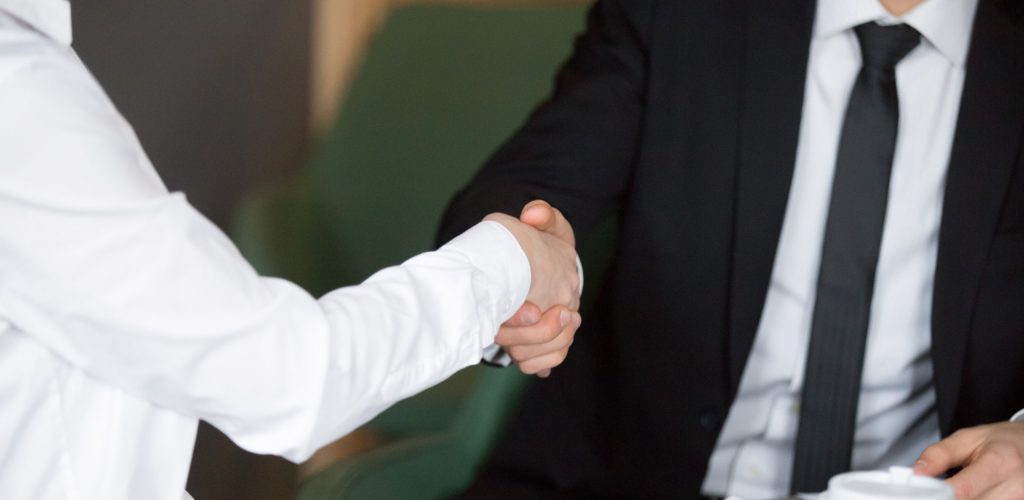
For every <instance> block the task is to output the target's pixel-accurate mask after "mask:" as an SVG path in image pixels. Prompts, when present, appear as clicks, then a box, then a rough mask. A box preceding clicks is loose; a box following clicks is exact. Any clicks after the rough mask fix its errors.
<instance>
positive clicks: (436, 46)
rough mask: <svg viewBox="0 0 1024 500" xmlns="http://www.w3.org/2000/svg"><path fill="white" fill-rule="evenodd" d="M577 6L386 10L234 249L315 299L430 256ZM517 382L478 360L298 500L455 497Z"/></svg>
mask: <svg viewBox="0 0 1024 500" xmlns="http://www.w3.org/2000/svg"><path fill="white" fill-rule="evenodd" d="M584 11H585V8H584V7H583V6H576V7H565V6H562V7H537V6H533V7H514V8H511V7H469V6H443V5H424V6H410V7H404V8H401V9H399V10H398V11H397V12H395V13H393V15H392V16H391V17H390V18H389V20H388V21H387V23H386V25H385V26H384V27H383V30H382V31H381V32H380V33H379V34H378V36H377V37H376V38H375V40H374V41H373V42H372V44H371V46H370V49H369V51H368V53H367V54H366V57H365V62H364V64H363V67H362V68H361V71H360V74H359V76H358V78H357V79H356V81H355V82H354V83H353V85H352V87H351V90H350V93H349V94H348V96H347V97H346V101H345V104H344V106H343V108H342V109H341V111H340V113H339V116H338V117H337V120H336V122H335V124H334V126H333V128H332V129H331V131H330V132H329V133H328V134H327V136H326V137H324V139H323V142H322V144H320V145H319V146H318V149H317V152H316V154H315V155H314V157H313V161H312V162H311V165H310V167H309V169H308V170H307V171H305V172H304V173H303V175H302V176H301V177H299V178H297V179H294V180H293V181H291V182H288V183H284V184H282V185H280V186H276V187H274V188H270V189H267V190H265V191H261V192H257V193H253V195H252V196H250V197H249V198H248V199H247V200H246V202H245V203H243V205H242V206H241V208H240V209H239V211H238V214H237V215H238V216H237V218H236V219H237V221H236V224H235V230H234V236H235V238H236V241H238V243H239V246H240V248H241V249H242V251H243V253H245V254H246V256H247V257H248V258H249V259H250V261H252V262H253V263H254V265H255V266H256V267H257V269H259V270H260V271H261V272H263V273H266V274H272V275H277V276H282V277H285V278H289V279H292V280H295V281H296V282H298V283H300V284H302V285H303V286H305V287H306V288H307V289H309V290H310V291H312V292H314V293H323V292H326V291H328V290H330V289H333V288H336V287H338V286H342V285H347V284H355V283H358V282H360V281H362V280H363V279H365V278H366V277H368V276H369V275H370V274H371V273H372V272H374V271H376V270H377V269H380V268H382V267H385V266H389V265H394V264H398V263H400V262H401V261H403V260H404V259H406V258H408V257H411V256H412V255H414V254H416V253H419V252H422V251H426V250H429V249H430V248H431V247H432V245H433V239H434V234H435V231H436V227H437V225H438V222H439V220H440V217H441V215H442V212H443V210H444V207H445V206H446V204H447V201H448V200H449V199H451V197H452V196H453V195H454V194H455V192H456V191H457V190H458V189H459V188H460V187H461V186H462V185H464V184H465V183H466V182H468V180H469V178H470V176H471V175H472V173H473V172H474V171H475V170H476V169H477V168H478V167H479V165H480V164H481V163H482V162H483V161H484V160H485V159H486V157H487V156H488V155H489V154H490V153H491V152H493V150H494V149H495V148H496V147H497V145H498V144H499V143H500V142H501V141H502V140H503V139H504V138H506V137H507V136H508V135H509V134H511V132H512V131H513V130H515V128H516V127H517V126H518V125H519V124H520V123H522V121H523V120H524V119H525V118H526V115H527V113H528V112H529V110H531V109H532V108H533V107H534V106H535V105H536V104H537V103H538V102H539V101H540V100H541V99H542V98H543V97H544V96H545V95H546V94H547V92H548V91H549V89H550V87H551V83H552V79H553V75H554V74H555V71H556V69H557V66H558V64H559V62H560V61H561V60H563V59H564V58H565V56H566V55H567V54H568V53H569V50H570V46H571V42H572V38H573V35H574V34H575V33H577V32H579V31H580V30H581V28H582V25H583V16H584ZM588 282H589V283H596V282H595V281H592V280H591V276H590V275H588ZM527 380H529V378H528V377H525V376H523V375H521V374H519V372H518V371H517V370H515V369H507V370H498V369H492V368H488V367H473V368H469V369H467V370H463V371H462V372H460V373H458V374H456V375H455V376H454V377H452V378H451V379H450V380H449V381H447V382H445V383H443V384H440V385H439V386H437V387H435V388H433V389H430V390H428V391H425V392H424V393H422V394H420V395H418V396H416V397H413V398H410V399H408V400H406V401H403V402H400V403H398V404H396V405H395V406H394V407H392V408H391V409H390V410H388V411H387V412H385V413H384V414H382V415H381V416H380V417H378V418H377V419H375V420H374V421H373V422H371V423H370V424H368V425H369V426H370V427H371V428H372V429H373V430H375V431H376V432H378V433H380V434H383V435H386V436H388V437H389V438H390V439H391V441H390V443H389V444H387V445H384V446H382V447H380V448H377V449H374V450H371V451H369V452H367V453H365V454H363V455H360V456H357V457H353V458H351V459H349V460H346V461H344V462H342V463H339V464H336V465H335V466H334V467H331V468H330V469H328V470H326V471H324V472H322V473H319V474H317V475H316V476H314V477H313V478H311V479H309V480H308V481H307V482H306V484H304V485H303V487H302V489H301V492H300V498H302V499H304V500H313V499H335V498H346V499H360V498H367V499H381V498H384V499H388V498H395V499H404V498H440V497H444V496H446V495H450V494H451V493H453V492H456V491H458V490H459V489H461V488H463V487H464V486H465V485H466V484H467V482H468V481H469V480H470V478H471V477H472V475H473V474H474V472H475V470H476V468H477V466H478V464H479V462H480V460H481V459H482V457H483V456H484V455H485V454H486V453H487V451H488V449H489V448H490V446H491V444H492V443H493V441H494V439H495V437H496V436H497V434H498V431H499V430H500V428H501V425H502V424H503V422H504V419H505V416H506V413H507V410H508V409H509V408H511V407H512V406H513V405H514V403H515V401H516V398H517V396H518V394H519V392H520V391H521V390H522V389H523V387H524V385H525V383H526V381H527Z"/></svg>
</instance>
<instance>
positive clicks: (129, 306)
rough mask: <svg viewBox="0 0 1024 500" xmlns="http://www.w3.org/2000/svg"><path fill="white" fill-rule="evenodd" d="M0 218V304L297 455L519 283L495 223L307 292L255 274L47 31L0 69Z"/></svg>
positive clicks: (85, 353) (163, 397)
mask: <svg viewBox="0 0 1024 500" xmlns="http://www.w3.org/2000/svg"><path fill="white" fill-rule="evenodd" d="M40 43H41V42H40ZM0 222H2V223H0V319H4V318H6V319H7V320H8V321H10V322H11V323H12V324H14V325H16V326H17V327H18V328H19V329H20V330H22V331H24V332H26V333H27V334H28V335H30V336H32V338H34V339H36V340H37V341H38V342H40V343H41V344H42V345H45V346H46V347H47V348H49V349H51V350H52V351H53V352H54V353H56V354H57V355H58V356H60V357H61V358H63V359H64V360H66V361H67V362H68V363H69V364H71V365H73V366H75V367H77V368H78V369H80V370H83V371H84V372H86V373H88V374H90V375H91V376H93V377H95V378H96V379H98V380H100V381H102V382H104V383H107V384H110V385H112V386H116V387H119V388H122V389H123V390H125V391H128V392H130V393H132V394H135V395H137V396H139V397H141V398H144V399H146V400H148V401H150V402H152V403H153V404H155V405H159V406H163V407H166V408H170V409H173V410H175V411H177V412H180V413H182V414H185V415H190V416H194V417H197V418H201V419H204V420H207V421H209V422H211V423H212V424H213V425H215V426H217V427H218V428H219V429H221V430H222V431H223V432H225V433H226V434H227V435H228V436H230V437H231V438H232V439H233V440H234V441H235V442H237V443H238V444H239V445H241V446H242V447H244V448H246V449H248V450H250V451H253V452H257V453H270V454H278V455H282V456H285V457H287V458H290V459H292V460H302V459H304V458H306V457H308V456H309V455H310V454H311V453H312V452H313V451H315V450H316V449H317V448H318V447H319V446H322V445H323V444H325V443H327V442H329V441H331V440H333V439H335V438H337V437H339V436H340V435H342V434H344V433H346V432H348V431H350V430H351V429H353V428H355V427H356V426H358V425H360V424H361V423H363V422H365V421H366V420H368V419H369V418H370V417H372V416H373V415H375V414H376V413H377V412H379V411H381V410H383V409H384V408H386V407H387V406H388V405H390V404H392V403H394V402H395V401H397V400H399V399H401V398H404V397H407V396H409V395H411V394H414V393H416V392H418V391H420V390H422V389H424V388H426V387H428V386H430V385H432V384H434V383H437V382H439V381H441V380H443V379H444V378H446V377H447V376H449V375H451V374H452V373H454V372H455V371H457V370H459V369H461V368H463V367H465V366H468V365H471V364H474V363H476V362H478V361H479V360H480V357H481V354H482V351H483V348H484V347H485V346H487V345H489V344H491V343H492V342H493V339H494V335H495V334H496V332H497V330H498V327H499V325H500V323H502V322H503V321H504V320H506V319H507V318H509V317H510V316H511V315H512V314H513V313H514V311H515V310H516V309H517V308H518V307H519V306H520V305H521V304H522V303H523V301H524V300H525V297H526V293H527V291H528V288H529V284H530V270H529V263H528V261H527V259H526V256H525V255H524V254H523V252H522V250H521V249H520V248H519V246H518V245H517V243H516V241H515V239H514V237H513V236H512V235H511V234H510V233H509V232H508V231H507V230H506V229H505V228H504V227H503V226H501V225H500V224H497V223H493V222H487V223H481V224H480V225H478V226H476V227H475V228H473V229H471V230H470V231H468V232H467V233H465V234H463V235H462V236H460V237H459V238H456V239H455V240H454V241H452V242H451V243H450V244H448V245H446V246H445V247H443V248H442V249H440V250H438V251H437V252H431V253H426V254H422V255H420V256H417V257H414V258H413V259H411V260H409V261H407V262H406V263H404V264H402V265H401V266H396V267H392V268H388V269H385V270H382V271H380V272H378V273H377V274H375V275H373V276H372V277H371V278H369V279H368V280H367V281H366V282H364V283H363V284H362V285H359V286H355V287H349V288H342V289H339V290H336V291H334V292H331V293H329V294H327V295H326V296H324V297H322V298H320V299H319V300H317V299H315V298H313V297H311V296H309V295H308V294H307V293H306V292H305V291H303V290H302V289H300V288H299V287H297V286H295V285H293V284H291V283H289V282H286V281H283V280H279V279H274V278H264V277H260V276H258V275H257V273H256V272H255V271H254V270H253V269H252V268H251V267H250V266H249V265H248V264H247V263H246V261H245V260H244V259H243V258H242V257H241V255H240V254H239V253H238V252H237V250H236V249H235V247H234V246H233V245H232V243H231V242H230V241H229V240H228V239H227V238H226V237H225V236H224V235H223V234H222V233H221V232H220V231H219V230H218V229H217V228H216V227H214V226H213V225H212V224H211V223H209V222H208V221H207V220H206V219H205V218H204V217H203V216H202V215H201V214H199V213H198V212H196V211H195V210H194V209H193V208H192V207H191V206H190V205H189V204H188V203H187V201H186V200H185V197H184V196H183V195H181V194H173V193H168V192H167V190H166V189H165V188H164V186H163V184H162V183H161V181H160V180H159V177H158V176H157V175H156V173H155V171H154V170H153V168H152V166H151V165H150V164H149V161H148V159H147V158H146V155H145V154H144V152H143V151H142V149H141V147H140V146H139V144H138V142H137V140H136V139H135V137H134V134H133V132H132V130H131V128H130V127H129V126H128V125H127V123H125V122H124V120H123V119H122V118H121V117H120V115H119V114H118V113H117V111H116V110H115V109H114V107H113V105H112V104H111V103H110V102H109V100H108V99H107V97H106V96H105V95H104V94H103V92H102V90H101V89H100V88H99V86H98V84H96V82H95V81H94V80H93V79H92V77H91V76H90V75H89V74H88V72H87V71H86V70H85V68H84V67H83V66H82V65H81V63H80V62H79V61H78V59H77V57H76V56H75V55H74V53H73V52H72V51H71V50H70V49H63V50H61V48H60V47H55V46H53V45H49V46H42V48H41V49H40V50H39V54H37V57H35V58H34V60H33V62H32V63H31V64H25V65H22V67H21V69H19V71H17V72H15V73H14V74H12V75H8V76H6V77H4V78H0Z"/></svg>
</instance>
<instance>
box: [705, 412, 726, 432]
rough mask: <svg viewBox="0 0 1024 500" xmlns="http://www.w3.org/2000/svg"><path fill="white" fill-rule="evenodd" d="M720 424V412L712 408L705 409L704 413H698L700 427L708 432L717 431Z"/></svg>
mask: <svg viewBox="0 0 1024 500" xmlns="http://www.w3.org/2000/svg"><path fill="white" fill-rule="evenodd" d="M721 423H722V412H720V411H718V410H716V409H714V408H705V409H704V411H702V412H700V426H701V427H703V428H705V429H707V430H709V431H715V430H718V426H719V425H721Z"/></svg>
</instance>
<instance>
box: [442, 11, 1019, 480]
mask: <svg viewBox="0 0 1024 500" xmlns="http://www.w3.org/2000/svg"><path fill="white" fill-rule="evenodd" d="M1017 1H1019V0H1006V1H1002V2H998V3H997V2H995V1H993V0H980V4H979V7H978V12H977V15H976V17H975V26H974V33H973V35H972V40H971V48H970V54H969V56H968V60H967V66H966V73H967V78H966V81H965V83H964V90H963V98H962V102H961V108H960V111H959V115H958V116H959V118H958V125H957V131H956V137H955V139H954V144H953V150H952V153H951V158H950V163H949V171H948V177H947V187H946V193H945V197H944V201H943V209H942V222H941V229H940V233H939V244H938V246H939V248H938V257H937V264H936V271H935V287H934V305H933V308H932V315H933V317H932V332H933V338H932V353H933V356H932V361H933V365H934V369H935V389H936V396H937V405H938V412H939V420H940V425H941V431H942V433H943V434H945V435H948V434H949V433H950V432H952V431H953V430H955V429H957V428H961V427H965V426H969V425H977V424H981V423H987V422H994V421H998V420H1005V419H1007V418H1009V417H1010V416H1011V415H1012V414H1013V413H1014V412H1015V411H1016V410H1018V409H1020V408H1024V307H1021V304H1024V172H1022V170H1024V169H1022V167H1021V165H1022V162H1024V159H1022V158H1021V154H1022V152H1021V139H1022V131H1024V94H1022V92H1024V91H1022V89H1024V34H1022V32H1021V30H1020V28H1018V25H1017V24H1015V23H1016V21H1015V20H1014V19H1013V18H1011V17H1010V16H1009V15H1008V14H1007V12H1006V11H1004V10H1003V8H1002V7H1001V6H1000V4H1006V3H1009V4H1014V3H1015V2H1017ZM813 7H814V2H813V1H811V0H792V1H787V2H765V1H763V0H718V1H714V2H708V1H706V0H661V1H659V0H628V1H627V0H598V1H597V3H596V4H595V5H594V7H593V9H592V11H591V14H590V18H589V21H588V26H587V30H586V32H585V33H584V34H583V35H582V36H581V37H580V38H579V40H578V41H577V44H576V48H575V50H574V52H573V55H572V56H571V58H570V59H569V60H568V61H567V62H566V64H565V65H564V66H563V68H562V70H561V72H560V73H559V75H558V80H557V85H556V87H555V91H554V93H553V95H552V97H551V99H549V100H548V101H547V102H545V103H544V104H543V105H542V106H541V107H540V108H538V109H537V110H536V111H535V112H534V113H533V114H532V115H531V117H530V118H529V120H528V121H527V122H526V124H525V125H524V126H523V127H522V128H521V129H520V130H519V131H518V132H516V133H515V135H514V136H513V137H512V138H511V139H510V140H509V141H508V142H507V143H505V144H504V145H503V146H502V147H501V148H500V150H499V151H498V152H497V153H496V154H495V155H494V156H493V157H492V158H491V159H490V160H489V161H488V162H487V164H486V165H485V166H484V167H483V169H482V170H481V171H480V172H479V173H478V174H477V175H476V177H475V178H474V179H473V180H472V181H471V182H470V184H469V185H468V186H467V187H466V188H465V190H464V191H463V192H462V193H460V194H459V195H458V196H457V198H456V199H455V200H453V202H452V204H451V206H450V208H449V211H448V213H447V215H446V216H445V220H444V222H443V226H442V229H441V233H440V239H441V240H442V241H446V240H447V239H450V238H451V237H453V236H454V235H456V234H458V233H459V232H460V231H462V230H464V229H466V228H468V227H469V226H471V225H472V224H474V223H476V222H477V221H479V220H480V219H481V218H482V217H483V216H485V215H486V214H488V213H490V212H492V211H495V210H500V211H504V212H506V213H510V214H518V213H519V211H520V209H521V208H522V205H523V204H524V203H526V202H527V201H529V200H531V199H533V198H545V199H548V200H549V201H551V202H552V203H553V204H554V205H555V206H557V207H559V208H560V209H562V211H563V212H564V213H565V214H566V216H567V217H568V219H569V220H570V222H572V223H573V225H574V227H575V228H576V230H577V236H578V238H577V241H581V242H583V241H587V240H588V239H589V237H590V235H591V228H593V227H594V226H595V224H596V223H597V222H598V221H600V220H602V219H603V218H604V217H606V216H608V215H609V214H611V213H613V212H614V213H618V214H619V215H620V221H621V223H620V229H619V238H618V241H619V243H618V244H617V246H616V247H615V249H614V250H615V256H614V260H613V263H612V264H611V267H610V269H609V270H608V273H607V278H606V280H605V282H604V283H589V282H588V285H587V286H588V287H589V286H591V284H592V285H594V286H600V287H601V296H600V298H599V301H598V303H597V304H596V305H595V307H592V308H590V309H589V310H586V311H583V314H584V321H583V326H582V328H581V329H580V331H579V332H578V334H577V336H576V341H575V342H574V344H573V348H572V352H571V353H570V355H569V357H568V359H567V360H566V361H565V364H564V365H563V366H561V367H559V368H557V369H555V370H554V372H553V373H552V375H551V377H550V378H548V379H544V380H542V381H537V382H536V383H534V384H533V385H532V386H531V387H530V388H528V389H527V391H526V393H525V395H524V397H523V399H522V401H521V402H520V404H519V407H518V409H517V410H516V412H515V414H514V415H513V416H512V418H511V420H510V423H509V425H508V427H507V429H506V431H505V434H504V436H503V437H502V438H501V440H500V442H499V443H498V444H497V446H496V448H495V450H494V451H493V453H492V454H491V456H490V458H489V460H488V463H487V464H486V465H485V466H484V468H483V470H482V471H481V473H480V476H479V477H478V478H477V485H476V486H477V487H479V489H476V490H475V491H484V490H487V491H491V492H492V493H493V492H498V494H500V492H501V491H502V487H501V485H503V484H508V483H510V482H511V483H516V484H519V485H521V488H517V489H515V490H514V491H515V492H516V494H509V495H508V496H506V498H530V496H529V495H528V494H521V493H522V492H523V491H526V490H537V491H543V492H546V493H552V492H554V493H560V494H563V495H564V496H567V497H573V496H575V497H578V498H587V497H588V496H590V495H591V494H593V495H594V496H597V497H600V496H605V497H610V498H626V499H628V498H644V499H658V498H674V499H679V498H684V499H691V498H699V497H700V487H701V482H702V481H703V479H704V474H705V471H706V467H707V461H708V457H709V456H710V454H711V451H712V449H713V447H714V444H715V441H716V439H717V437H718V433H719V431H720V430H721V424H722V422H723V421H724V419H725V416H726V415H727V412H728V410H729V405H730V404H731V402H732V398H733V397H734V395H735V391H736V387H737V386H738V384H739V378H740V374H741V373H742V371H743V367H744V366H745V364H746V359H747V355H748V353H749V350H750V345H751V342H752V341H753V338H754V334H755V331H756V329H757V325H758V323H759V321H760V314H761V310H762V309H763V307H764V300H765V295H766V293H767V289H768V285H769V280H770V277H771V267H772V265H773V263H774V260H775V259H774V254H775V250H776V247H777V245H778V236H779V231H780V229H781V226H782V219H783V215H784V213H785V209H786V200H787V198H788V193H789V185H790V182H791V180H792V168H793V164H794V161H795V155H796V143H797V140H798V135H799V127H800V116H801V108H802V103H803V91H804V86H805V78H806V61H807V55H808V50H809V46H810V39H811V27H812V25H813V19H814V9H813ZM584 265H588V263H587V262H584ZM894 334H898V333H896V332H894ZM487 485H496V487H494V488H490V489H487V488H485V486H487ZM510 491H511V490H510ZM710 493H715V494H721V493H722V492H710Z"/></svg>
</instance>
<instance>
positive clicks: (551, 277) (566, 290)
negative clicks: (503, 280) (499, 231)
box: [485, 200, 582, 377]
mask: <svg viewBox="0 0 1024 500" xmlns="http://www.w3.org/2000/svg"><path fill="white" fill-rule="evenodd" d="M485 220H493V221H496V222H499V223H501V224H503V225H504V226H505V227H507V228H508V229H509V231H511V232H512V234H513V235H514V236H515V237H516V240H517V241H518V242H519V246H521V247H522V248H523V251H524V252H525V253H526V256H527V259H528V260H529V261H530V272H531V277H532V279H531V283H530V292H529V294H528V295H527V296H526V303H525V304H523V306H522V307H521V308H520V309H519V310H518V311H517V312H516V313H515V315H513V316H512V318H511V319H509V320H508V321H507V322H506V323H505V324H504V325H502V327H501V329H500V330H499V331H498V335H497V337H495V342H496V343H497V344H498V345H500V346H502V347H503V348H504V349H505V352H507V353H508V355H509V356H510V357H511V358H512V360H513V361H514V362H515V363H516V365H517V366H519V369H520V370H521V371H522V372H523V373H526V374H531V375H533V374H536V375H538V376H541V377H547V376H548V375H549V374H550V373H551V369H552V368H554V367H556V366H558V365H560V364H561V363H562V361H564V360H565V358H566V356H567V355H568V353H569V346H571V345H572V342H573V338H574V337H575V335H576V330H577V329H578V328H579V327H580V323H581V321H582V320H581V318H580V315H579V313H578V312H577V309H578V308H579V299H580V279H581V278H580V276H579V273H578V272H577V269H576V238H575V235H574V234H573V230H572V226H571V225H570V224H569V222H568V221H567V220H566V219H565V217H564V216H563V215H562V213H561V212H560V211H558V209H556V208H554V207H552V206H551V205H549V204H547V203H546V202H544V201H540V200H538V201H533V202H530V203H528V204H526V206H524V207H523V210H522V213H521V214H520V216H519V219H516V218H514V217H511V216H508V215H505V214H491V215H488V216H487V217H486V218H485Z"/></svg>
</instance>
